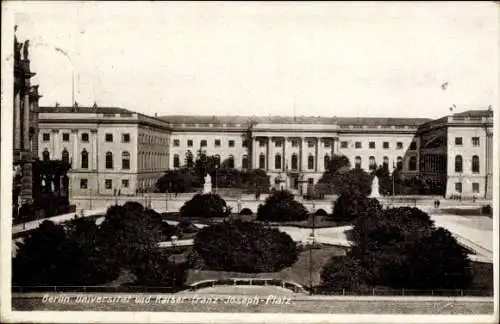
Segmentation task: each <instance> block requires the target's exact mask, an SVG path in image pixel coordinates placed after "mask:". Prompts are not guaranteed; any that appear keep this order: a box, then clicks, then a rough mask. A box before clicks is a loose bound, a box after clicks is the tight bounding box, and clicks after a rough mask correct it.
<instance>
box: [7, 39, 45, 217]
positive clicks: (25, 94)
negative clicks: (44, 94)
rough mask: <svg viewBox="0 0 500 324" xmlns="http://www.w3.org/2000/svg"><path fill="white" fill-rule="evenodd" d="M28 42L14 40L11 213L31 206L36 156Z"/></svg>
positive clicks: (35, 108) (35, 104)
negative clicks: (25, 206)
mask: <svg viewBox="0 0 500 324" xmlns="http://www.w3.org/2000/svg"><path fill="white" fill-rule="evenodd" d="M34 75H35V73H33V72H31V69H30V60H29V41H28V40H27V41H25V42H24V43H21V42H18V40H17V37H14V128H13V129H14V134H13V141H14V142H13V152H14V157H13V158H14V159H13V162H14V176H13V177H14V179H13V180H14V188H13V196H12V197H13V207H14V212H15V214H17V211H18V210H19V208H20V207H21V206H22V205H25V204H33V201H34V197H33V164H34V162H35V158H36V157H37V152H38V100H39V98H40V97H41V96H40V95H39V94H38V85H32V84H31V80H30V79H31V78H32V77H33V76H34Z"/></svg>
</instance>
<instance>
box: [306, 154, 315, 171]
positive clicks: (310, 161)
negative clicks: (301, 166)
mask: <svg viewBox="0 0 500 324" xmlns="http://www.w3.org/2000/svg"><path fill="white" fill-rule="evenodd" d="M307 168H308V169H309V170H312V169H314V156H312V155H309V156H308V157H307Z"/></svg>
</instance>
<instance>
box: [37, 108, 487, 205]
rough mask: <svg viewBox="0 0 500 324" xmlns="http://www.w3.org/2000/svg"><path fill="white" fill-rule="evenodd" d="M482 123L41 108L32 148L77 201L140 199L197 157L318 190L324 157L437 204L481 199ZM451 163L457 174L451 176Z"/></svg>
mask: <svg viewBox="0 0 500 324" xmlns="http://www.w3.org/2000/svg"><path fill="white" fill-rule="evenodd" d="M492 116H493V112H492V111H489V110H488V111H485V110H483V111H469V112H464V113H461V114H455V115H451V116H446V117H443V118H440V119H437V120H430V119H424V118H336V117H332V118H326V117H296V118H294V117H255V116H254V117H243V116H163V117H160V118H156V117H155V118H153V117H148V116H144V115H141V114H137V113H134V112H131V111H128V110H125V109H121V108H99V107H91V108H78V107H55V108H54V107H52V108H50V107H44V108H42V112H41V114H40V129H41V131H40V135H39V139H40V140H39V143H38V145H39V155H40V157H41V158H43V156H44V155H47V154H48V155H50V156H53V155H55V156H56V157H58V158H59V157H60V158H62V159H65V158H66V159H69V160H70V161H71V165H72V171H71V188H72V194H73V195H80V196H81V195H89V194H91V193H90V192H91V191H93V193H94V194H98V195H113V194H116V193H117V191H119V193H120V194H122V195H123V194H126V195H129V194H130V195H132V194H135V193H137V192H140V191H144V190H147V191H150V190H152V189H153V188H154V186H155V183H156V180H157V179H158V178H159V177H160V176H161V175H163V174H164V172H165V171H166V170H167V169H180V168H181V167H182V166H183V165H185V161H186V156H187V155H190V154H192V155H193V156H194V157H195V158H196V155H197V154H198V153H199V152H203V153H205V154H207V155H215V156H218V157H219V159H220V161H222V162H224V161H226V163H227V164H226V165H229V166H230V167H234V168H237V169H250V168H255V169H263V170H265V171H266V172H267V173H268V174H269V175H270V178H271V185H272V187H274V188H276V189H281V188H282V189H287V190H291V191H293V192H295V193H298V194H303V193H304V190H305V187H306V186H307V184H315V183H317V182H318V180H319V179H320V178H321V176H322V174H323V173H324V172H325V170H326V167H327V165H328V162H329V160H330V159H331V158H332V157H333V156H334V155H345V156H347V157H348V158H349V160H350V162H351V166H352V167H359V168H362V169H365V170H366V171H369V170H372V169H374V168H376V167H378V166H380V165H382V164H386V165H387V166H388V167H389V171H390V172H393V171H394V170H395V169H398V171H399V174H400V175H401V176H402V177H403V178H415V177H416V178H424V179H426V180H429V181H431V183H435V185H436V186H438V185H441V186H442V187H443V194H446V196H447V197H451V196H454V195H457V194H458V195H461V196H463V197H472V196H476V197H490V195H491V192H492V182H491V181H492V180H491V177H492V152H493V149H492V129H493V119H492V118H493V117H492ZM457 138H462V140H461V142H460V140H459V139H457ZM459 143H462V144H459ZM457 156H461V158H462V169H461V170H462V171H459V170H460V168H459V167H457V169H456V168H455V164H456V163H455V160H456V158H457ZM85 159H87V160H85ZM458 159H459V160H460V157H458ZM83 161H87V162H85V163H83ZM127 161H128V162H127ZM457 163H458V162H457ZM458 183H461V184H458Z"/></svg>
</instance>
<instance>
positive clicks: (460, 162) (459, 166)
mask: <svg viewBox="0 0 500 324" xmlns="http://www.w3.org/2000/svg"><path fill="white" fill-rule="evenodd" d="M462 170H463V159H462V156H461V155H457V156H455V172H462Z"/></svg>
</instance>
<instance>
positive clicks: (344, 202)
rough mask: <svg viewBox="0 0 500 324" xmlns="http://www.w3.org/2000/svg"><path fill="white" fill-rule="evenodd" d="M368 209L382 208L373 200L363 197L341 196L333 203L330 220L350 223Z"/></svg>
mask: <svg viewBox="0 0 500 324" xmlns="http://www.w3.org/2000/svg"><path fill="white" fill-rule="evenodd" d="M370 209H376V210H381V209H382V206H381V205H380V202H379V201H378V200H377V199H375V198H367V197H366V196H364V195H352V194H342V195H340V196H339V197H338V198H337V200H336V201H335V204H334V207H333V213H332V219H333V220H345V221H352V220H355V219H356V218H357V217H358V216H359V215H360V214H362V213H364V212H366V211H368V210H370Z"/></svg>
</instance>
